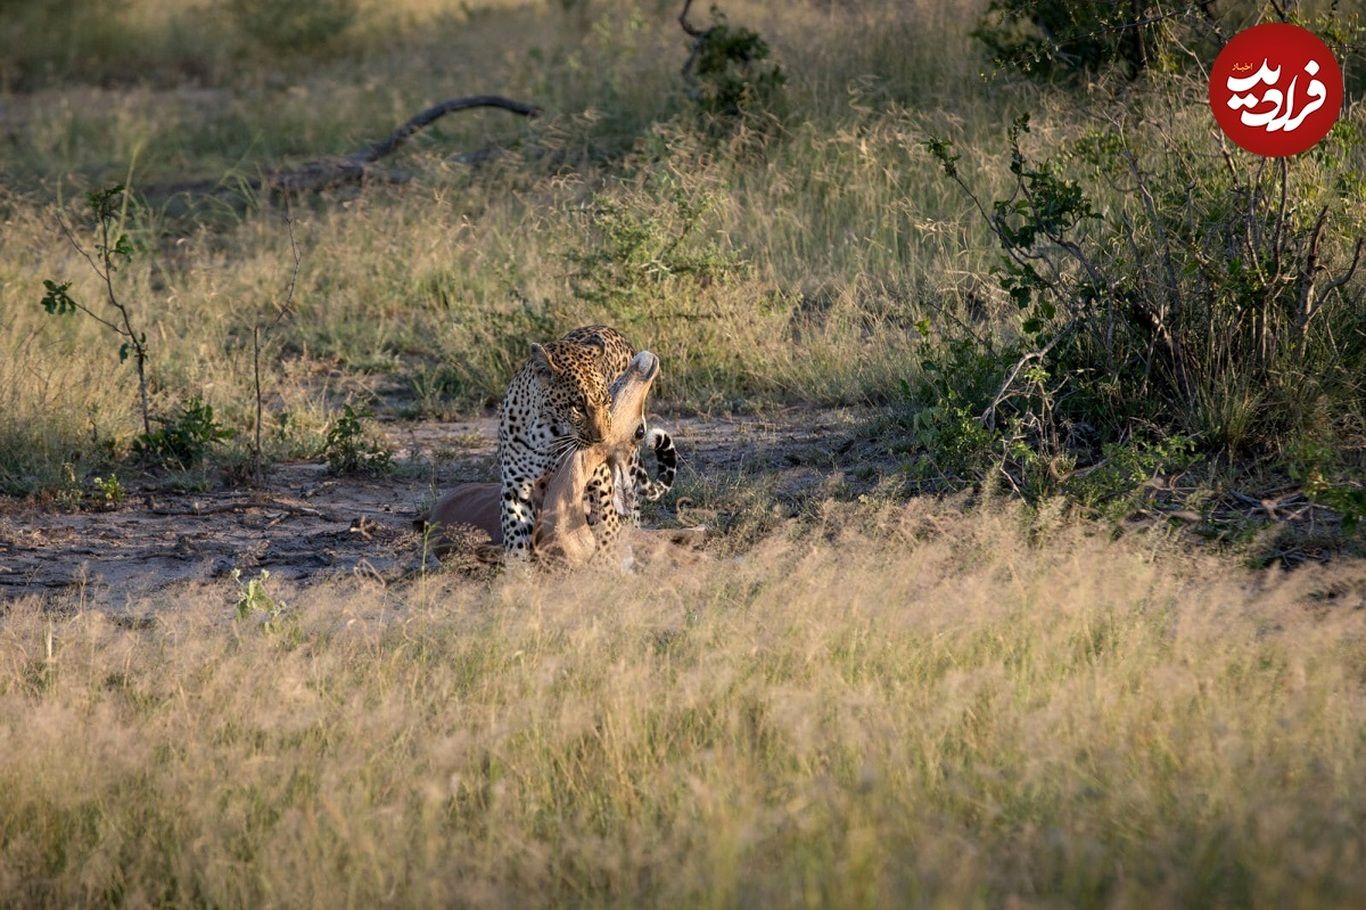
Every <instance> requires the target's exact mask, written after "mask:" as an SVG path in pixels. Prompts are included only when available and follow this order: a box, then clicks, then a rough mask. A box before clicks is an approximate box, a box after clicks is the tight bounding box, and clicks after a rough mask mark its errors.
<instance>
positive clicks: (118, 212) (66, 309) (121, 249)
mask: <svg viewBox="0 0 1366 910" xmlns="http://www.w3.org/2000/svg"><path fill="white" fill-rule="evenodd" d="M85 198H86V203H87V205H89V207H90V211H91V213H92V214H93V215H94V216H95V244H94V246H95V250H94V254H93V255H92V254H91V252H90V251H89V250H87V249H86V248H85V246H84V245H83V244H82V243H81V242H80V241H79V240H78V239H77V238H76V233H75V230H74V229H73V228H72V226H71V225H69V224H68V223H67V221H66V219H65V218H64V217H61V216H59V217H58V222H57V223H58V225H59V227H60V228H61V230H62V233H63V234H65V235H66V239H67V240H68V241H69V242H70V243H71V246H72V247H73V248H74V249H75V250H76V252H77V253H79V254H80V255H81V257H82V258H83V259H85V261H86V262H88V263H89V264H90V268H91V269H93V270H94V272H95V274H96V275H98V276H99V278H100V281H101V283H102V284H103V285H104V292H105V303H106V305H107V306H108V307H109V310H110V311H112V316H111V317H110V318H106V317H105V316H102V315H100V314H99V313H98V312H96V311H95V310H94V309H92V308H91V307H89V306H87V305H86V304H84V303H82V302H80V301H79V300H77V299H76V298H74V297H72V296H71V282H70V281H61V282H59V281H56V280H54V279H51V278H48V279H44V281H43V288H44V290H45V293H44V294H43V298H42V300H41V301H39V302H40V304H41V305H42V307H43V309H44V310H46V311H47V313H48V315H51V316H68V315H74V314H75V313H78V312H80V313H84V314H85V315H87V316H89V317H90V318H91V319H93V320H95V321H96V322H98V323H99V324H100V325H102V326H104V327H105V328H107V329H109V330H110V331H111V332H113V333H114V334H115V335H116V336H118V337H119V338H121V339H123V341H122V342H121V343H120V344H119V362H120V363H122V362H124V361H126V360H127V359H128V358H129V357H132V358H133V365H134V366H135V367H136V368H137V372H138V398H139V402H140V404H141V408H142V431H143V433H144V434H148V435H150V434H151V432H152V418H151V412H150V410H149V408H148V403H147V400H148V395H147V333H146V332H144V331H139V330H138V329H136V328H134V326H133V317H132V313H131V312H130V311H129V309H128V307H127V305H126V304H124V303H123V302H122V301H121V300H120V299H119V297H118V294H117V292H116V291H115V289H114V275H115V274H116V273H117V272H118V270H119V268H120V267H122V266H126V265H127V264H128V263H129V262H131V261H132V259H133V244H132V241H131V240H129V238H128V234H127V233H126V232H125V231H124V229H123V228H124V221H125V218H126V216H127V210H128V203H129V197H128V193H127V192H126V191H125V187H124V185H123V184H121V183H120V184H117V185H115V186H112V187H109V188H108V189H104V190H97V191H94V192H90V193H87V194H86V197H85Z"/></svg>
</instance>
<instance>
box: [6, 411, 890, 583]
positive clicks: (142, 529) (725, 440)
mask: <svg viewBox="0 0 1366 910" xmlns="http://www.w3.org/2000/svg"><path fill="white" fill-rule="evenodd" d="M859 419H860V415H859V414H858V413H856V412H852V411H848V410H811V409H791V410H788V411H782V412H777V413H770V414H766V415H764V416H762V417H727V418H716V419H706V420H704V419H700V418H665V419H663V420H661V421H658V423H659V425H661V426H665V427H667V428H668V429H669V430H670V431H671V432H672V433H673V434H674V438H675V441H676V443H677V445H678V448H679V452H680V462H681V463H680V472H679V480H678V483H677V484H676V487H675V489H676V492H678V491H682V492H687V491H689V490H693V491H696V490H699V489H703V488H705V485H706V484H707V482H709V481H712V480H717V481H719V482H721V483H727V484H734V483H742V484H743V483H747V482H749V481H751V480H754V481H757V480H759V479H760V478H762V480H763V485H764V486H765V487H767V488H771V489H773V490H774V491H775V493H776V494H777V495H779V496H780V497H782V498H787V499H791V498H792V497H795V496H800V495H801V494H802V493H803V491H808V490H810V491H819V490H828V489H831V488H833V487H835V486H839V487H842V488H844V489H846V490H848V489H853V490H854V491H855V492H857V490H858V489H859V488H860V486H871V485H872V483H873V482H874V480H875V478H876V476H877V475H878V474H879V473H880V470H881V469H882V468H885V467H891V465H890V464H888V465H879V464H876V463H872V462H870V461H869V460H868V455H867V454H866V453H859V452H857V451H855V450H854V443H853V442H852V437H851V435H850V430H851V429H853V427H854V426H855V425H856V424H857V422H858V421H859ZM384 429H385V431H386V433H387V434H388V435H389V437H390V439H391V441H392V442H393V444H394V445H395V447H396V448H397V449H398V450H399V455H398V458H397V463H398V465H399V467H398V469H397V470H396V471H395V472H394V474H393V475H392V476H388V477H383V478H366V477H334V476H331V475H329V474H328V472H327V468H326V465H324V464H289V465H281V466H278V467H277V468H276V469H275V471H274V472H273V473H272V474H271V476H270V478H269V482H268V484H267V486H266V488H265V489H262V490H253V489H250V488H248V487H246V486H222V487H221V488H217V489H211V490H208V491H205V492H193V493H187V492H167V491H165V490H164V489H159V488H157V487H156V486H155V485H154V484H153V483H151V482H149V483H147V484H144V485H143V486H141V487H138V486H134V485H130V489H129V491H128V497H127V499H126V500H125V502H124V504H123V505H121V506H120V507H118V508H116V509H113V510H109V511H60V510H56V509H42V508H38V507H35V506H33V505H31V504H28V503H24V502H20V501H15V500H9V501H5V500H0V599H3V598H12V597H16V596H23V595H28V594H44V593H60V592H66V593H76V592H79V593H80V594H81V595H82V596H83V597H86V598H88V599H89V602H91V603H95V604H101V605H106V606H115V607H117V606H120V605H122V604H124V603H126V602H127V601H128V600H131V599H136V598H139V597H141V596H145V595H147V594H149V593H153V592H156V591H158V590H160V589H163V588H165V587H167V586H168V585H173V584H180V583H184V582H201V583H210V582H215V581H218V580H222V579H226V578H228V577H229V576H230V575H231V573H232V571H233V569H241V570H242V572H243V574H254V573H255V572H257V571H259V570H260V569H262V568H265V569H269V570H270V572H271V573H272V574H273V575H276V576H277V577H279V578H282V579H290V580H293V581H296V582H297V581H302V582H311V581H315V580H321V579H323V578H327V577H333V576H336V575H339V574H348V573H356V574H364V575H371V576H378V577H381V578H384V579H392V578H395V577H398V576H399V575H402V574H403V573H404V572H405V571H406V570H407V569H408V568H411V567H413V566H415V565H417V564H418V561H419V559H420V551H421V540H420V537H419V535H418V534H416V533H415V532H414V531H413V530H412V520H413V518H414V516H415V515H416V514H417V512H418V511H419V510H420V509H421V508H422V507H423V506H424V505H425V504H426V503H427V502H429V501H430V500H431V499H432V498H433V495H434V493H436V492H439V491H441V490H444V489H446V488H448V487H450V486H452V485H454V484H456V483H461V482H464V481H470V480H491V479H494V477H495V470H494V466H493V447H494V435H495V422H494V418H492V417H482V418H477V419H474V420H468V421H454V422H436V421H424V422H391V423H387V424H385V426H384ZM860 478H861V479H860ZM673 509H674V498H673V496H671V497H669V498H667V499H666V501H665V507H664V509H663V510H662V511H661V512H660V513H659V514H657V515H656V516H655V518H654V521H653V522H652V523H653V524H655V525H658V526H670V525H674V524H677V517H676V515H675V514H674V513H673Z"/></svg>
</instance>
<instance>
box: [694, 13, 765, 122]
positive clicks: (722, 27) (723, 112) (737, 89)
mask: <svg viewBox="0 0 1366 910" xmlns="http://www.w3.org/2000/svg"><path fill="white" fill-rule="evenodd" d="M686 15H687V14H686V11H685V13H684V17H685V25H684V28H685V29H687V30H689V33H690V34H692V35H693V36H694V40H693V46H692V51H691V52H690V53H689V55H688V59H687V62H686V63H685V64H684V65H683V76H684V78H685V79H687V80H688V82H689V88H688V96H689V97H690V98H692V100H693V101H695V102H696V103H697V106H698V109H699V110H701V111H702V112H703V113H706V114H712V115H716V116H720V117H737V116H740V115H741V114H744V113H747V112H749V111H754V110H757V109H762V108H768V107H770V106H772V105H773V104H774V102H775V101H776V100H777V98H778V96H779V93H780V91H781V90H782V87H783V83H784V82H786V81H787V77H786V76H784V75H783V70H782V67H781V66H779V65H778V64H776V63H770V62H767V61H768V58H769V55H770V54H771V50H770V48H769V46H768V42H767V41H765V40H764V39H763V38H761V37H759V34H758V33H757V32H754V31H752V30H750V29H747V28H743V27H740V26H734V25H729V24H727V22H726V17H725V15H724V14H722V12H721V11H720V10H719V9H717V8H716V7H715V6H713V7H712V8H711V15H712V19H713V20H714V21H715V24H714V25H712V26H711V27H710V28H708V29H705V30H701V31H698V30H697V29H693V28H691V27H690V26H688V25H686Z"/></svg>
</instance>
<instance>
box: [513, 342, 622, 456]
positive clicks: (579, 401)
mask: <svg viewBox="0 0 1366 910" xmlns="http://www.w3.org/2000/svg"><path fill="white" fill-rule="evenodd" d="M605 349H606V345H605V344H604V343H603V341H602V339H601V338H599V337H598V336H596V335H593V336H591V337H590V338H588V339H587V340H586V341H582V342H580V341H551V342H549V343H547V344H543V345H541V344H533V345H532V346H531V362H532V364H533V365H534V367H535V369H536V376H537V379H538V380H539V381H540V383H541V388H542V389H543V390H544V393H545V395H544V401H545V412H546V416H547V417H548V418H549V419H550V420H551V421H552V422H553V424H554V425H555V430H554V433H555V435H556V436H557V437H562V438H569V439H572V440H573V441H574V443H575V444H577V445H578V446H579V447H585V446H591V445H596V444H597V443H599V442H602V441H603V440H604V439H606V438H607V434H608V432H609V431H610V430H611V426H612V413H611V404H612V398H611V395H610V394H609V393H608V390H607V377H606V369H605V365H604V353H605Z"/></svg>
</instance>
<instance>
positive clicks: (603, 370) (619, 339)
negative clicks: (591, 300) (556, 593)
mask: <svg viewBox="0 0 1366 910" xmlns="http://www.w3.org/2000/svg"><path fill="white" fill-rule="evenodd" d="M633 356H635V348H634V347H633V346H632V345H631V343H630V342H629V341H628V340H627V339H626V337H625V336H624V335H623V334H622V333H621V332H619V331H617V330H616V329H614V328H612V327H610V326H606V325H587V326H582V327H580V328H577V329H574V330H572V331H570V332H568V333H566V334H565V335H563V336H562V337H560V338H559V339H557V340H555V341H551V342H547V343H546V344H544V345H542V344H532V345H531V353H530V356H529V357H528V359H527V361H526V363H525V364H524V365H523V366H522V368H521V369H520V370H519V371H518V372H517V374H516V375H515V376H514V377H513V378H512V382H511V383H509V385H508V391H507V395H506V396H504V398H503V403H502V406H501V407H500V409H499V414H498V448H497V458H498V467H499V479H500V483H501V488H502V498H501V501H500V503H499V506H500V522H499V524H500V529H501V531H502V535H503V551H504V554H505V555H506V556H508V557H510V558H512V559H514V560H519V561H525V560H529V559H530V558H531V555H532V532H533V530H534V528H535V523H536V489H537V485H538V484H543V483H544V482H545V481H546V480H547V479H548V478H549V476H550V475H551V474H553V473H554V471H555V469H556V468H557V467H559V465H560V464H562V463H563V462H564V460H565V459H566V458H567V457H568V456H569V455H571V454H572V453H573V452H574V451H576V450H578V449H583V448H587V447H589V446H593V445H597V444H600V443H601V442H603V440H605V439H606V438H607V436H608V433H609V432H610V431H611V407H610V406H611V395H610V392H609V386H610V385H611V383H612V382H613V381H614V380H615V379H617V378H618V377H619V376H620V375H621V374H622V373H624V372H625V371H626V368H627V366H628V365H629V364H630V362H631V358H632V357H633ZM632 481H633V483H634V471H632ZM609 482H610V478H609ZM623 493H624V491H623ZM600 523H602V522H600ZM608 526H610V521H609V522H607V523H604V529H606V527H608Z"/></svg>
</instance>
